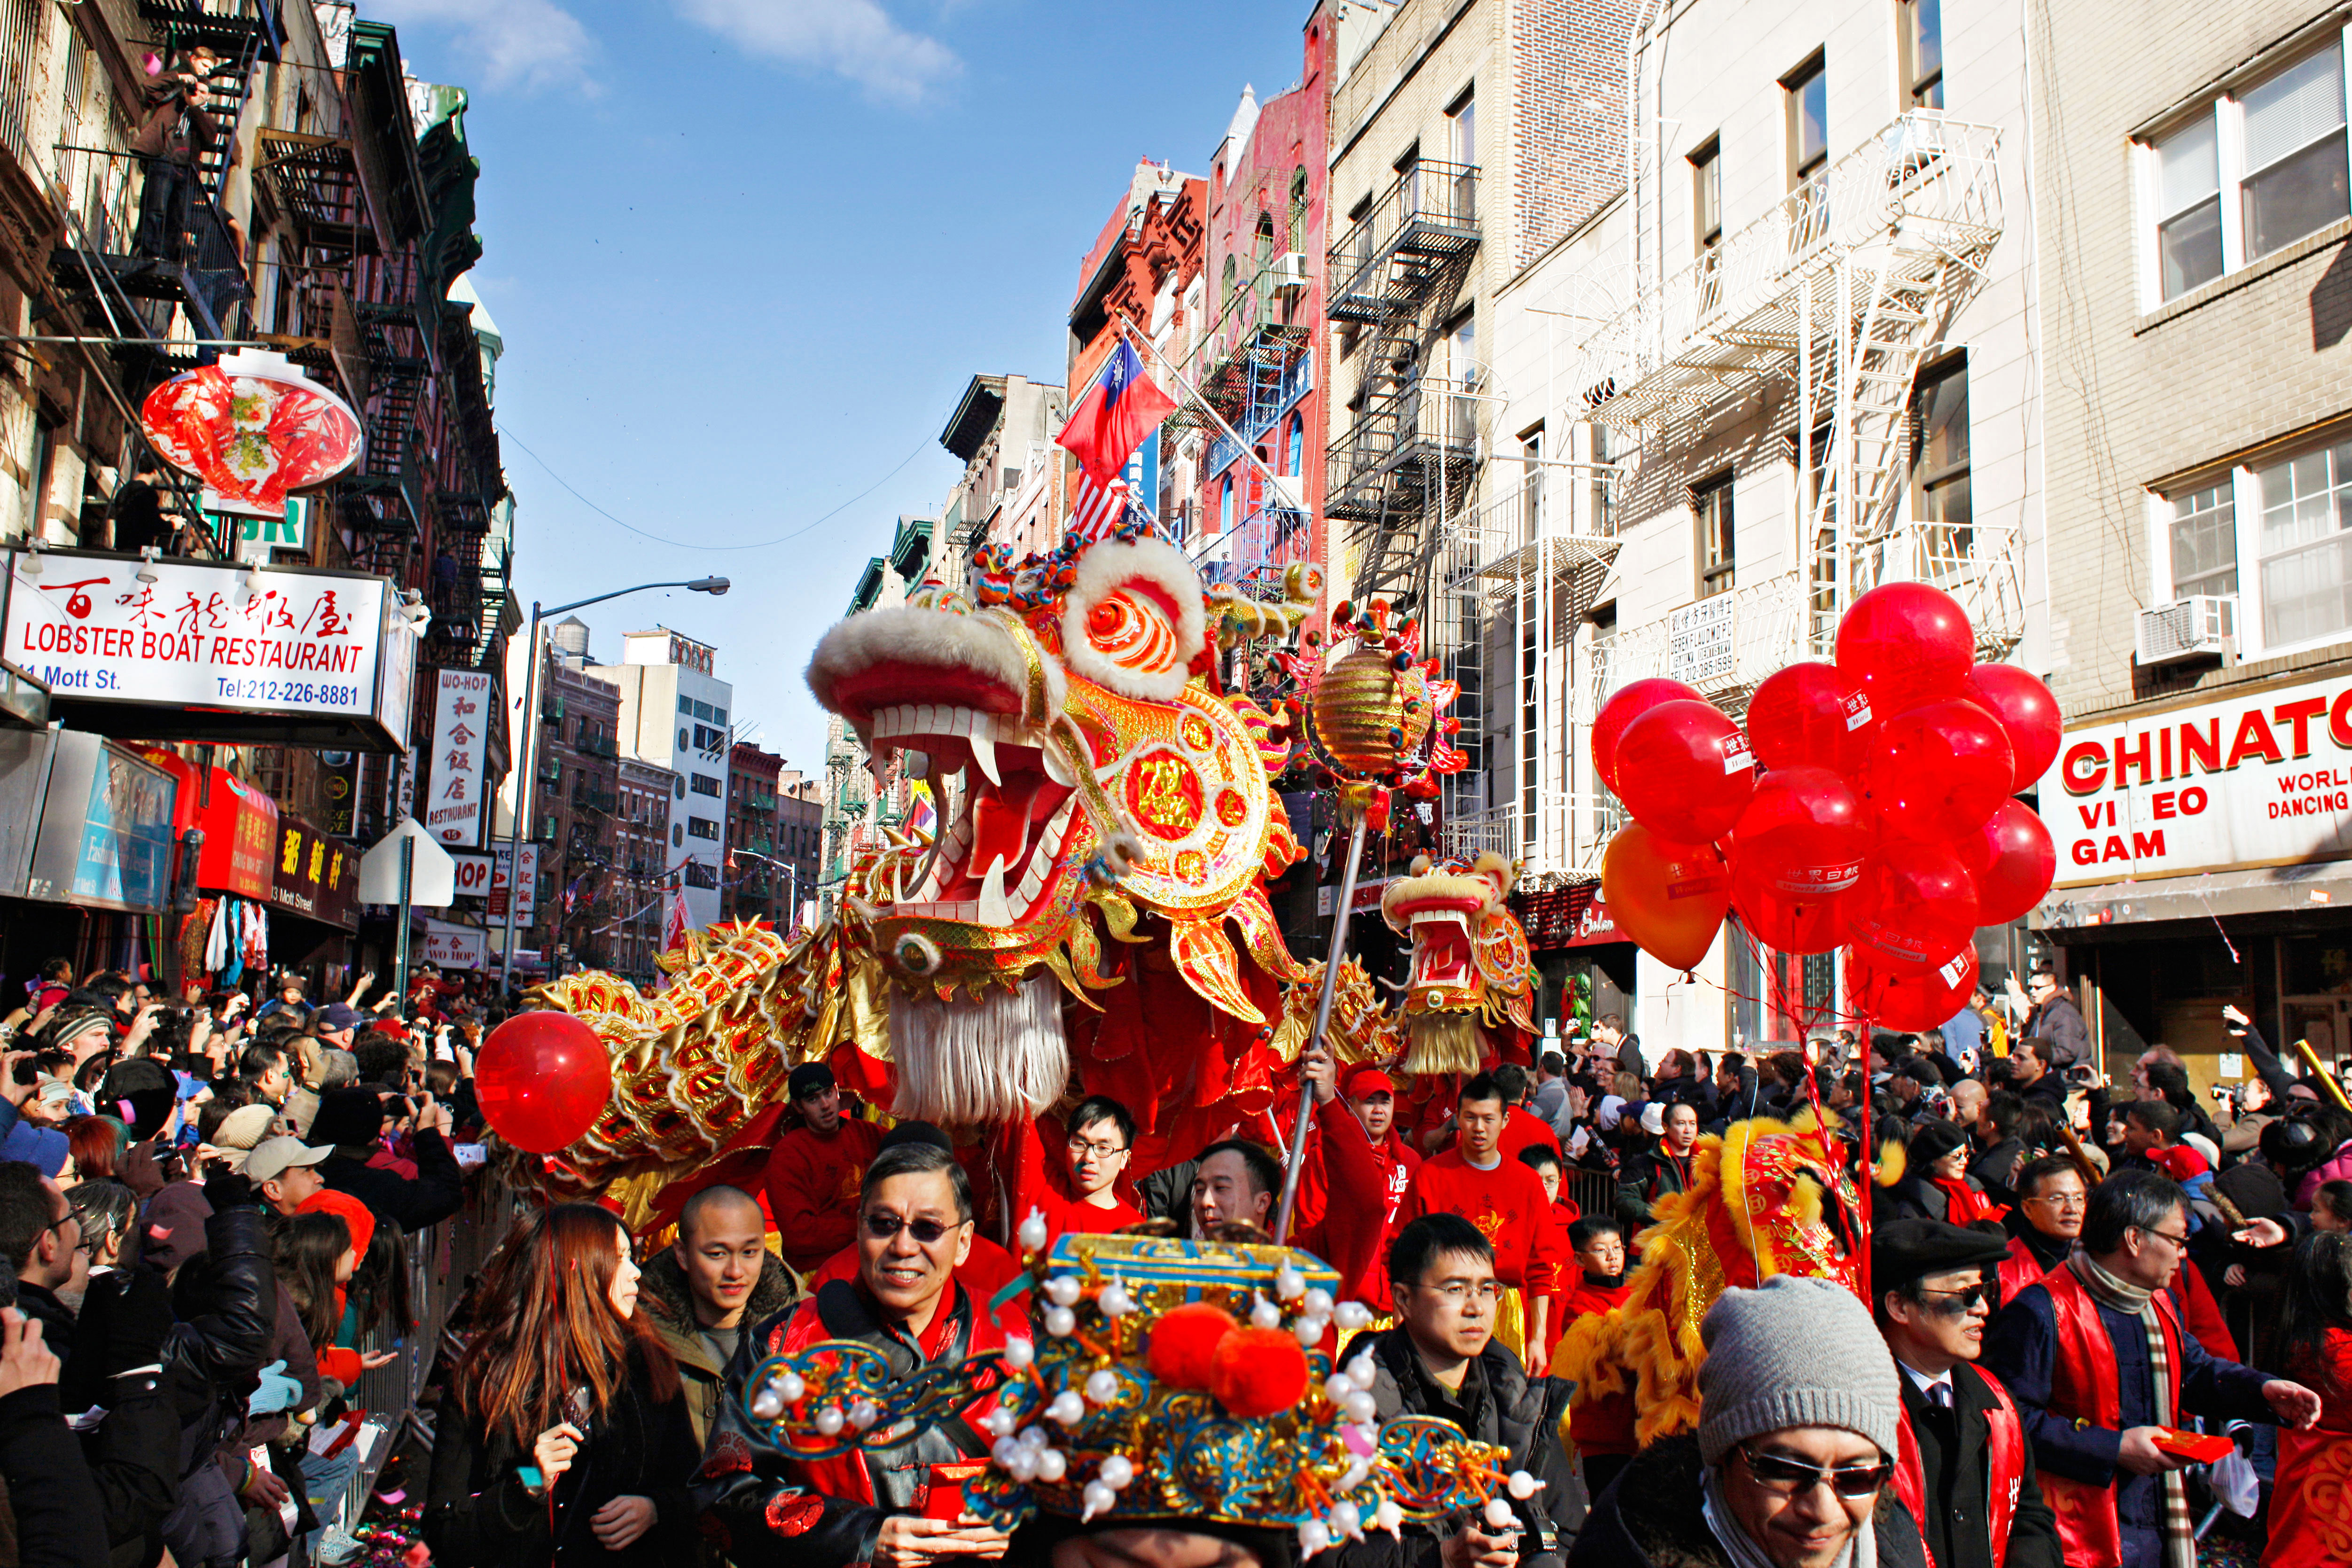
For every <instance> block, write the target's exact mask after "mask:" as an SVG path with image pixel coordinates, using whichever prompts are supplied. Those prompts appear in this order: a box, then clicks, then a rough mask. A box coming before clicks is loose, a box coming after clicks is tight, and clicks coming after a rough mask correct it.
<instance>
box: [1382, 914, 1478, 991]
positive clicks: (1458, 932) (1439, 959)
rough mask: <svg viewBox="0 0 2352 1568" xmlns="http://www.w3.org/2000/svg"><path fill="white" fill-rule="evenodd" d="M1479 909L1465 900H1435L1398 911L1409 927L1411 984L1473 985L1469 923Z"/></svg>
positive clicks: (1461, 986)
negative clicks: (1410, 930) (1410, 939)
mask: <svg viewBox="0 0 2352 1568" xmlns="http://www.w3.org/2000/svg"><path fill="white" fill-rule="evenodd" d="M1478 909H1479V905H1478V904H1476V903H1475V901H1472V900H1469V899H1453V898H1437V899H1432V900H1430V901H1429V902H1427V903H1425V904H1413V905H1412V906H1410V907H1409V908H1402V909H1400V910H1399V911H1398V913H1399V914H1402V915H1406V916H1407V918H1408V919H1410V920H1411V922H1412V984H1413V985H1414V986H1415V987H1416V988H1419V987H1423V986H1444V987H1448V988H1456V989H1459V988H1466V987H1468V986H1470V985H1471V984H1473V983H1474V981H1475V970H1474V969H1473V967H1472V964H1471V956H1470V921H1471V917H1472V916H1474V915H1476V914H1477V913H1478Z"/></svg>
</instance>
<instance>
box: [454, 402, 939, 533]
mask: <svg viewBox="0 0 2352 1568" xmlns="http://www.w3.org/2000/svg"><path fill="white" fill-rule="evenodd" d="M497 428H498V432H499V434H500V435H502V436H504V437H506V438H507V439H508V440H509V441H511V442H513V443H514V444H516V445H517V446H520V447H521V448H522V450H523V455H525V456H527V457H529V458H530V460H531V461H532V462H533V463H536V464H538V465H540V466H541V468H544V469H546V470H547V476H548V477H549V478H551V479H552V480H554V481H555V482H556V483H557V484H559V485H561V486H563V487H564V488H565V489H566V490H568V491H570V492H571V493H572V499H574V500H576V501H578V502H579V503H580V504H581V505H582V506H583V507H587V508H588V509H589V510H590V511H592V512H593V513H595V514H596V515H597V516H598V517H602V518H604V520H605V521H606V522H609V523H612V524H614V525H615V526H617V527H619V528H625V529H627V530H628V531H629V532H630V533H633V534H635V535H636V536H637V537H638V538H646V539H651V540H653V541H654V543H656V544H659V545H667V546H669V547H670V548H671V549H701V550H744V549H773V548H774V547H775V546H777V545H780V544H784V543H787V542H788V541H790V540H793V539H796V538H800V537H801V536H802V535H803V534H804V533H807V532H808V531H809V530H810V529H811V528H815V527H816V526H817V525H818V524H819V523H825V522H830V521H831V520H832V519H834V518H835V517H839V516H840V515H841V514H842V513H844V512H845V511H847V510H849V508H850V507H854V506H856V505H857V503H858V502H860V501H862V500H864V499H866V497H868V496H871V495H872V494H874V492H875V491H877V490H879V489H880V488H881V487H882V486H885V485H887V484H888V483H889V482H890V481H891V480H893V479H895V478H897V477H898V473H899V470H900V469H903V468H905V467H906V466H907V465H908V464H909V463H912V462H913V461H914V460H915V459H916V458H918V457H919V456H921V455H922V454H923V449H924V448H925V447H927V446H929V445H930V444H931V443H930V440H929V437H926V438H924V439H923V440H921V441H919V442H917V443H916V444H915V449H914V450H913V451H912V452H909V453H908V454H907V455H905V456H904V457H901V458H900V459H898V466H897V467H894V468H892V469H891V470H890V472H888V473H887V474H885V475H883V476H882V477H880V478H879V479H877V480H875V481H874V483H872V484H871V485H868V486H866V488H865V489H863V490H860V491H859V492H858V493H857V494H856V495H855V496H852V497H849V499H847V500H846V501H844V502H842V503H841V505H839V506H838V507H835V508H834V509H833V510H832V511H830V512H827V513H825V514H824V516H823V517H817V518H815V519H814V520H812V521H810V522H807V523H803V524H802V525H801V526H800V527H799V528H794V529H793V531H792V532H790V533H788V534H779V535H777V536H776V537H775V538H772V539H759V540H755V541H754V542H752V543H751V544H740V545H709V544H696V543H693V542H691V541H690V540H687V539H672V538H663V537H662V536H661V535H659V534H656V533H648V532H647V531H646V529H644V528H639V527H637V526H636V525H635V523H631V522H625V521H624V520H622V519H621V518H619V517H614V515H613V514H612V513H610V512H608V511H606V510H605V509H604V507H600V506H598V505H597V504H596V503H595V502H593V501H592V500H590V499H589V498H588V497H585V496H583V495H582V494H581V493H580V491H579V489H578V487H577V486H574V485H573V484H572V481H571V480H569V479H566V478H565V477H564V476H562V475H561V474H558V473H557V472H556V471H555V469H554V467H553V465H551V464H550V463H549V462H548V461H547V459H546V458H544V457H541V455H539V454H538V453H536V452H533V451H532V450H531V449H530V445H529V444H527V443H526V442H525V441H524V440H523V438H522V437H521V436H520V435H517V434H515V433H514V432H513V431H511V430H509V429H508V428H507V427H506V426H505V425H503V424H500V425H499V426H498V427H497Z"/></svg>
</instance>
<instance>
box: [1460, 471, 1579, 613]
mask: <svg viewBox="0 0 2352 1568" xmlns="http://www.w3.org/2000/svg"><path fill="white" fill-rule="evenodd" d="M1506 466H1507V465H1506ZM1549 472H1552V471H1546V473H1547V474H1549ZM1577 487H1578V486H1570V485H1568V484H1560V483H1554V482H1552V481H1550V480H1549V478H1548V477H1547V476H1544V475H1538V476H1534V477H1529V478H1525V479H1522V480H1520V481H1519V482H1518V483H1517V484H1516V485H1514V484H1509V483H1507V482H1506V483H1505V484H1504V485H1503V486H1500V489H1501V492H1502V493H1501V494H1500V495H1497V496H1496V497H1494V498H1493V499H1492V500H1490V501H1488V502H1487V503H1486V505H1485V506H1484V507H1480V508H1479V509H1478V510H1477V511H1476V512H1475V513H1471V514H1469V515H1467V516H1465V517H1462V518H1460V519H1459V520H1458V521H1456V522H1455V524H1454V529H1455V532H1456V534H1457V535H1458V536H1459V538H1460V540H1461V542H1462V543H1463V544H1464V545H1465V546H1466V548H1465V549H1457V550H1454V551H1452V552H1450V555H1451V559H1452V560H1453V561H1454V563H1457V565H1456V570H1454V575H1453V578H1452V580H1449V581H1448V582H1447V584H1446V586H1447V587H1448V588H1450V589H1454V590H1455V591H1481V592H1484V593H1485V594H1486V597H1487V598H1488V599H1489V600H1490V601H1494V602H1496V603H1498V604H1499V603H1502V602H1504V601H1507V600H1508V599H1510V597H1511V596H1512V595H1513V594H1515V593H1517V592H1518V591H1521V590H1522V589H1523V588H1528V587H1531V586H1532V585H1533V584H1534V582H1535V581H1536V580H1538V579H1539V578H1542V577H1544V576H1546V575H1547V574H1548V575H1549V577H1550V578H1551V579H1552V580H1555V581H1558V580H1560V579H1563V578H1566V577H1568V576H1569V575H1570V573H1572V572H1574V571H1575V570H1576V569H1578V568H1579V567H1582V566H1588V565H1591V566H1606V565H1607V564H1608V563H1609V561H1610V560H1611V559H1613V558H1614V557H1615V556H1616V554H1617V548H1618V545H1619V543H1620V540H1619V538H1618V537H1617V519H1616V514H1615V512H1614V510H1613V509H1611V508H1607V507H1600V506H1597V505H1592V504H1591V503H1590V502H1589V501H1588V500H1587V498H1586V497H1580V496H1578V495H1576V494H1574V493H1573V491H1574V489H1575V488H1577ZM1487 488H1488V489H1489V491H1492V490H1494V489H1496V488H1497V486H1496V485H1495V483H1494V481H1493V480H1492V479H1491V478H1490V479H1489V480H1488V483H1487ZM1595 528H1597V529H1598V530H1599V531H1597V532H1593V531H1588V530H1591V529H1595ZM1593 586H1594V587H1596V588H1597V587H1598V586H1599V584H1598V582H1597V581H1596V582H1595V583H1594V584H1593ZM1582 608H1584V607H1583V606H1579V609H1582Z"/></svg>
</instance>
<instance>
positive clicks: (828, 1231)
mask: <svg viewBox="0 0 2352 1568" xmlns="http://www.w3.org/2000/svg"><path fill="white" fill-rule="evenodd" d="M784 1092H785V1094H786V1095H787V1096H788V1097H789V1098H790V1099H791V1101H792V1103H793V1108H794V1109H796V1110H798V1111H799V1112H800V1113H801V1120H802V1122H803V1125H802V1126H800V1127H797V1128H795V1129H793V1131H792V1132H789V1133H787V1134H784V1135H783V1136H782V1138H780V1139H778V1140H777V1141H776V1147H775V1150H774V1152H773V1153H772V1154H770V1155H768V1168H767V1172H766V1174H765V1175H764V1176H762V1177H761V1181H762V1182H763V1183H764V1185H765V1186H767V1189H768V1214H769V1217H770V1218H772V1219H774V1220H775V1222H776V1237H777V1242H778V1249H779V1250H780V1251H782V1254H783V1258H784V1261H785V1262H787V1263H789V1264H791V1265H792V1266H793V1268H794V1269H796V1270H799V1271H800V1272H801V1273H802V1274H803V1275H805V1274H807V1273H808V1271H809V1270H812V1269H814V1268H817V1267H818V1266H819V1265H821V1264H823V1263H824V1260H826V1259H828V1258H831V1257H832V1256H833V1255H834V1254H835V1253H836V1252H838V1251H840V1250H841V1249H843V1248H845V1247H846V1246H848V1245H849V1243H850V1240H851V1239H852V1238H853V1237H854V1236H855V1235H856V1230H857V1188H858V1183H859V1181H860V1179H861V1178H863V1176H865V1174H866V1166H868V1165H869V1164H871V1163H872V1162H873V1159H874V1155H875V1153H876V1151H877V1150H878V1149H879V1148H880V1147H881V1146H882V1129H881V1128H879V1127H877V1126H876V1125H875V1124H873V1123H871V1122H860V1121H857V1120H856V1119H855V1118H854V1117H849V1116H845V1115H843V1114H842V1113H841V1091H840V1090H839V1089H838V1088H837V1087H835V1084H834V1082H833V1069H831V1068H829V1067H827V1066H825V1065H824V1063H823V1062H821V1061H804V1062H803V1063H801V1064H800V1065H799V1066H798V1067H795V1068H793V1071H792V1076H791V1077H789V1078H787V1079H786V1080H785V1081H784Z"/></svg>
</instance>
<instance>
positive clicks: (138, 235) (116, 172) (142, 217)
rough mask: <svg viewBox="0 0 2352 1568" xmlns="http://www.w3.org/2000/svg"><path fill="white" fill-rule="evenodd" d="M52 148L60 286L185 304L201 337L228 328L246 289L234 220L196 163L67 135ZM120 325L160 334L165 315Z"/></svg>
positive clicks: (111, 297) (53, 262)
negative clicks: (61, 225)
mask: <svg viewBox="0 0 2352 1568" xmlns="http://www.w3.org/2000/svg"><path fill="white" fill-rule="evenodd" d="M54 156H55V158H56V165H55V168H56V190H55V195H56V196H57V198H58V200H59V201H60V203H61V204H62V205H63V208H64V212H65V216H66V230H65V235H64V240H63V244H62V245H61V246H60V247H59V249H58V253H57V254H56V255H55V256H52V257H51V258H50V263H49V267H50V272H51V274H52V275H53V276H54V277H57V279H58V282H59V283H60V285H62V286H63V287H66V288H68V290H92V291H94V292H96V293H98V294H99V296H100V298H101V299H102V300H105V301H107V302H108V303H109V304H112V303H113V302H114V301H116V300H118V299H120V298H124V297H127V298H131V299H148V300H162V301H166V302H169V303H173V304H178V305H182V306H184V307H185V308H187V311H188V315H189V318H190V320H191V321H192V322H193V323H194V327H195V329H196V331H195V335H196V336H198V337H202V338H222V337H226V336H228V335H229V333H228V328H229V326H230V325H231V323H232V319H233V318H232V312H233V311H234V310H235V308H236V306H237V304H238V303H239V302H241V301H242V300H244V299H245V298H247V296H248V295H249V293H250V289H249V287H248V286H247V282H246V277H245V264H244V262H243V260H242V259H241V258H240V257H239V256H238V254H237V246H236V240H235V239H233V238H232V237H231V236H230V234H229V228H228V221H227V219H226V217H225V216H223V214H222V213H221V210H220V207H219V206H218V205H217V204H215V202H214V201H213V199H212V197H211V195H210V194H208V193H206V192H205V190H204V189H203V187H202V185H201V183H200V182H199V180H198V178H197V175H196V172H194V170H193V169H185V168H175V167H173V166H168V165H166V164H164V163H163V161H162V160H161V159H146V158H141V157H139V156H138V155H137V154H135V153H132V152H124V151H121V150H109V149H106V148H102V147H83V146H77V145H74V144H71V143H61V144H59V145H58V147H57V148H56V149H55V152H54ZM93 274H97V275H102V276H101V277H96V278H94V277H93ZM168 325H169V323H168V321H149V322H143V323H142V324H141V325H140V326H132V325H131V324H128V323H124V324H121V326H122V329H123V330H125V331H126V332H127V333H128V334H129V335H131V336H139V335H142V328H143V329H147V330H155V331H157V332H158V335H160V329H161V328H163V327H165V326H168Z"/></svg>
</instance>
